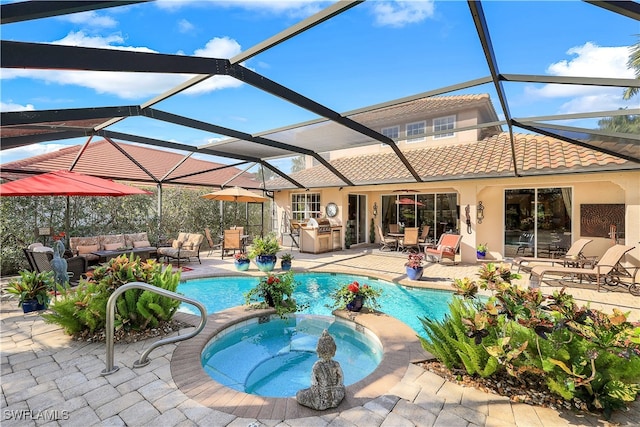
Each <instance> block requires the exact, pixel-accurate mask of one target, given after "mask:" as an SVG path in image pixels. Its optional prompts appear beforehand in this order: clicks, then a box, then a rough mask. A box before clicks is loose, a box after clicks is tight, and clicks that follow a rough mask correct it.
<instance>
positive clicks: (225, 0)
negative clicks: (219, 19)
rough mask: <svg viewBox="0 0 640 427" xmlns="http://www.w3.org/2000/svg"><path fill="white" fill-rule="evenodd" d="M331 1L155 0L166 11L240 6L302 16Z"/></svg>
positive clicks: (254, 10) (259, 10) (247, 8)
mask: <svg viewBox="0 0 640 427" xmlns="http://www.w3.org/2000/svg"><path fill="white" fill-rule="evenodd" d="M330 3H333V2H332V1H313V0H287V1H282V0H275V1H273V0H272V1H267V0H157V1H155V2H154V4H155V5H156V6H158V7H159V8H161V9H164V10H168V11H175V10H178V9H181V8H183V7H220V8H233V7H235V8H242V9H245V10H249V11H252V12H264V13H271V14H276V15H287V16H289V17H299V18H304V17H307V16H310V15H313V14H314V13H317V12H319V11H320V10H322V9H323V8H324V7H325V6H326V5H328V4H330Z"/></svg>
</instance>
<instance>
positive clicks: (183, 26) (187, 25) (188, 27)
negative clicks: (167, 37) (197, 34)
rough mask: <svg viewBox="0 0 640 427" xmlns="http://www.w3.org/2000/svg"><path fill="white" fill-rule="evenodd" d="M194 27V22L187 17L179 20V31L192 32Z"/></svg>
mask: <svg viewBox="0 0 640 427" xmlns="http://www.w3.org/2000/svg"><path fill="white" fill-rule="evenodd" d="M194 28H195V27H194V26H193V24H192V23H191V22H189V21H187V20H186V19H181V20H179V21H178V31H180V32H181V33H183V34H187V33H190V32H191V31H193V29H194Z"/></svg>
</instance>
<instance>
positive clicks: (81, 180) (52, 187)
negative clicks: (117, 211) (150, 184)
mask: <svg viewBox="0 0 640 427" xmlns="http://www.w3.org/2000/svg"><path fill="white" fill-rule="evenodd" d="M133 194H153V193H151V192H149V191H146V190H141V189H139V188H136V187H131V186H128V185H124V184H119V183H117V182H114V181H111V180H109V179H103V178H98V177H95V176H90V175H84V174H81V173H77V172H71V171H67V170H58V171H53V172H49V173H45V174H41V175H34V176H30V177H28V178H23V179H19V180H17V181H12V182H8V183H6V184H0V196H112V197H114V196H129V195H133Z"/></svg>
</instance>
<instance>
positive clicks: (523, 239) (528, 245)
mask: <svg viewBox="0 0 640 427" xmlns="http://www.w3.org/2000/svg"><path fill="white" fill-rule="evenodd" d="M534 237H535V234H533V233H529V232H525V233H522V234H521V235H520V238H519V239H518V243H517V244H518V249H516V255H518V254H519V253H520V251H522V255H524V254H525V252H526V250H527V249H529V250H530V251H531V254H532V255H533V239H534Z"/></svg>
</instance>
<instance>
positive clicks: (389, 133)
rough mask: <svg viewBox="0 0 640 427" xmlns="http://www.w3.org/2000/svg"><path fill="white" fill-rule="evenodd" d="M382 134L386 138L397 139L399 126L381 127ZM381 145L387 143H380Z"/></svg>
mask: <svg viewBox="0 0 640 427" xmlns="http://www.w3.org/2000/svg"><path fill="white" fill-rule="evenodd" d="M382 134H383V135H384V136H386V137H387V138H391V139H393V140H394V141H398V138H399V137H400V126H391V127H388V128H382ZM382 145H387V144H382Z"/></svg>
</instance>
